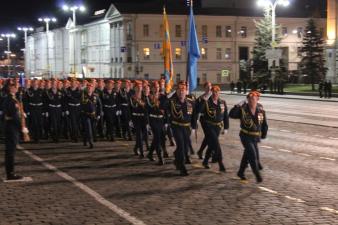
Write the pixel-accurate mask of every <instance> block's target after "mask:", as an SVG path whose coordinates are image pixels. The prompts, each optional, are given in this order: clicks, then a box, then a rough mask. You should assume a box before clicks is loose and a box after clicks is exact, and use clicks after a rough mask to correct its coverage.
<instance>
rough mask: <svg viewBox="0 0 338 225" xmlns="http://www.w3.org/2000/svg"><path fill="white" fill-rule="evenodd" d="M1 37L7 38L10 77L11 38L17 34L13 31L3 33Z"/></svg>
mask: <svg viewBox="0 0 338 225" xmlns="http://www.w3.org/2000/svg"><path fill="white" fill-rule="evenodd" d="M1 37H5V38H7V51H6V52H5V53H7V59H8V66H7V68H8V77H9V76H10V75H11V71H10V69H9V65H10V61H11V38H15V37H16V35H15V34H13V33H7V34H1Z"/></svg>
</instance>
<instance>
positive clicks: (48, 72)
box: [38, 17, 56, 78]
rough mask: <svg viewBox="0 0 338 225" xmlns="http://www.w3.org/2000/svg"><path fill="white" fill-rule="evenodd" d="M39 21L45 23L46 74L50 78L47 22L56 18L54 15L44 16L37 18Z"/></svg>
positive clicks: (54, 20) (54, 21)
mask: <svg viewBox="0 0 338 225" xmlns="http://www.w3.org/2000/svg"><path fill="white" fill-rule="evenodd" d="M38 21H39V22H44V23H45V24H46V42H47V74H48V78H50V71H49V67H50V65H49V52H48V51H49V47H48V34H49V23H50V22H53V23H56V18H55V17H44V18H39V19H38Z"/></svg>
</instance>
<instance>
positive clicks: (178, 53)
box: [175, 48, 182, 59]
mask: <svg viewBox="0 0 338 225" xmlns="http://www.w3.org/2000/svg"><path fill="white" fill-rule="evenodd" d="M175 55H176V59H182V49H181V48H175Z"/></svg>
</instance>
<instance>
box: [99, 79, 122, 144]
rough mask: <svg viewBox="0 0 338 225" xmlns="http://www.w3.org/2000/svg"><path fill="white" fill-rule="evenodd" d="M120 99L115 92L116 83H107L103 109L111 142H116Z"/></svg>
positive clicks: (103, 97) (111, 81) (103, 95)
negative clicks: (115, 132)
mask: <svg viewBox="0 0 338 225" xmlns="http://www.w3.org/2000/svg"><path fill="white" fill-rule="evenodd" d="M117 104H118V97H117V93H116V92H115V91H114V81H113V80H109V81H107V84H106V88H105V89H104V91H103V94H102V109H103V117H104V122H105V123H106V128H107V136H108V138H109V140H110V141H114V140H115V139H114V129H115V122H116V114H117V113H118V108H117Z"/></svg>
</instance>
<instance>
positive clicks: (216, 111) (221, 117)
mask: <svg viewBox="0 0 338 225" xmlns="http://www.w3.org/2000/svg"><path fill="white" fill-rule="evenodd" d="M211 91H212V95H211V97H209V99H208V100H206V101H204V102H203V105H202V107H201V111H200V112H201V113H203V115H204V116H203V117H204V118H203V122H204V129H205V132H207V133H206V134H207V135H206V136H205V138H206V140H207V143H208V149H207V152H206V154H205V157H204V160H203V166H204V168H206V169H209V168H210V167H209V165H208V162H209V158H210V156H211V153H212V151H214V154H213V155H214V157H215V159H216V160H217V162H218V165H219V171H221V172H225V167H224V164H223V156H222V149H221V146H220V144H219V140H218V137H219V135H220V133H221V129H223V132H224V133H227V131H228V129H229V117H228V109H227V105H226V102H225V101H224V100H222V99H220V98H219V92H220V91H221V89H220V88H219V86H213V87H212V89H211Z"/></svg>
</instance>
